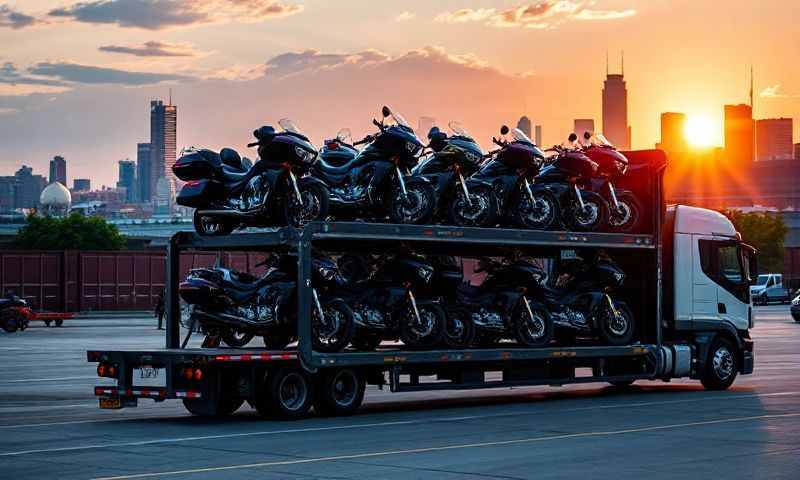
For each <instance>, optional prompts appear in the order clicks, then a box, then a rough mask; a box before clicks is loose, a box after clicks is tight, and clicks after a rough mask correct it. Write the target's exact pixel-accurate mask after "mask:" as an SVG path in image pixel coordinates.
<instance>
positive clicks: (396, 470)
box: [0, 305, 800, 479]
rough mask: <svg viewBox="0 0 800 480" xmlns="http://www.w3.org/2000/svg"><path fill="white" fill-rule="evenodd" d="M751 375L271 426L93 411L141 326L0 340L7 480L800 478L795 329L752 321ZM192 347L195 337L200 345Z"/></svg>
mask: <svg viewBox="0 0 800 480" xmlns="http://www.w3.org/2000/svg"><path fill="white" fill-rule="evenodd" d="M752 335H753V338H754V339H755V342H756V367H755V373H754V375H752V376H744V377H740V378H739V379H738V380H737V382H736V383H735V384H734V386H733V387H732V388H731V389H730V390H728V391H726V392H706V391H704V390H703V389H702V387H701V386H700V385H699V383H697V382H694V381H689V380H685V381H674V382H671V383H661V382H639V383H637V384H635V386H634V387H633V388H631V389H630V390H619V389H615V388H612V387H609V386H607V385H602V384H588V385H574V386H568V387H560V388H553V387H530V388H514V389H500V390H478V391H470V392H429V393H404V394H391V393H389V392H387V391H378V390H377V389H369V390H368V393H367V397H366V401H365V405H364V407H363V408H362V412H361V413H360V414H359V415H356V416H354V417H350V418H313V417H312V418H309V419H306V420H301V421H296V422H275V421H266V420H262V419H261V418H259V417H258V416H257V415H256V414H255V412H254V411H253V410H251V409H250V408H249V407H248V406H247V405H245V406H244V407H242V409H240V411H239V412H237V413H236V414H235V415H234V416H233V417H231V418H228V419H224V420H208V419H200V418H195V417H191V416H190V415H188V414H187V413H186V412H185V411H184V409H183V407H182V406H181V405H180V403H179V402H177V401H167V402H164V403H160V404H156V403H154V402H148V401H141V402H140V404H139V407H138V408H136V409H124V410H121V411H102V410H99V409H98V408H97V400H96V399H95V397H94V396H93V392H92V387H93V386H94V385H97V384H100V383H102V382H100V381H99V379H97V377H96V373H95V366H94V364H89V363H87V362H86V359H85V357H86V354H85V351H86V350H87V349H89V348H99V349H119V348H138V349H147V348H157V347H159V346H161V345H163V341H164V340H163V331H158V330H156V329H155V323H154V321H153V319H152V318H148V317H142V318H124V317H123V318H117V319H108V320H104V319H92V320H76V321H67V323H66V324H65V325H64V327H62V328H45V327H44V326H43V325H41V324H34V325H32V326H31V328H29V329H28V330H27V331H24V332H18V333H15V334H5V333H0V365H1V366H2V368H0V472H3V475H2V476H3V478H9V479H12V478H13V479H21V478H108V477H115V478H162V477H167V478H192V479H194V478H224V479H229V478H260V479H265V478H276V479H277V478H337V479H344V478H360V479H365V478H397V479H408V478H453V479H455V478H502V479H516V478H539V479H541V478H565V477H575V478H615V479H622V478H638V477H641V476H642V475H647V476H648V477H651V478H652V477H655V478H669V479H674V478H676V477H685V478H701V477H706V476H709V477H710V476H713V477H714V478H726V479H727V478H748V479H751V478H787V479H790V478H791V479H796V478H798V477H797V475H798V473H797V472H800V455H798V453H800V351H799V350H800V349H799V348H798V347H800V323H795V322H794V321H792V319H791V317H790V315H789V308H788V306H784V305H772V306H768V307H758V308H757V309H756V328H755V329H754V330H752ZM196 340H199V339H196Z"/></svg>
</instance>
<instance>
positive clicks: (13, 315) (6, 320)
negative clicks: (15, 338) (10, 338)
mask: <svg viewBox="0 0 800 480" xmlns="http://www.w3.org/2000/svg"><path fill="white" fill-rule="evenodd" d="M31 318H33V311H32V310H31V308H30V307H29V306H28V302H26V301H25V299H23V298H20V297H18V296H16V295H13V294H9V295H7V296H6V297H5V298H0V327H2V329H3V330H5V331H6V332H8V333H14V332H16V331H17V330H25V329H26V328H28V321H29V320H30V319H31Z"/></svg>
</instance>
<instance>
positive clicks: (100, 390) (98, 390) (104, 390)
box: [94, 387, 117, 396]
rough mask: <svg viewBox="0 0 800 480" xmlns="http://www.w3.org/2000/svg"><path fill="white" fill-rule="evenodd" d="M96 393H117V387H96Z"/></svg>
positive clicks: (98, 394)
mask: <svg viewBox="0 0 800 480" xmlns="http://www.w3.org/2000/svg"><path fill="white" fill-rule="evenodd" d="M94 394H95V395H96V396H100V395H116V394H117V389H116V388H114V387H94Z"/></svg>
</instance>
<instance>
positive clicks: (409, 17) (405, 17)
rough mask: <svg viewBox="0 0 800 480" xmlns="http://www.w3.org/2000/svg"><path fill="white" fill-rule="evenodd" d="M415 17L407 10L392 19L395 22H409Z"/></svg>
mask: <svg viewBox="0 0 800 480" xmlns="http://www.w3.org/2000/svg"><path fill="white" fill-rule="evenodd" d="M416 17H417V14H416V13H414V12H409V11H408V10H406V11H404V12H402V13H400V15H398V16H396V17H394V21H395V22H407V21H409V20H413V19H414V18H416Z"/></svg>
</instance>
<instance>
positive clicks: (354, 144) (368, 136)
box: [353, 135, 375, 147]
mask: <svg viewBox="0 0 800 480" xmlns="http://www.w3.org/2000/svg"><path fill="white" fill-rule="evenodd" d="M374 138H375V137H374V136H372V135H367V136H366V137H364V138H362V139H361V140H359V141H357V142H355V143H353V146H354V147H355V146H356V145H363V144H365V143H369V142H371V141H372V140H373V139H374Z"/></svg>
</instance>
